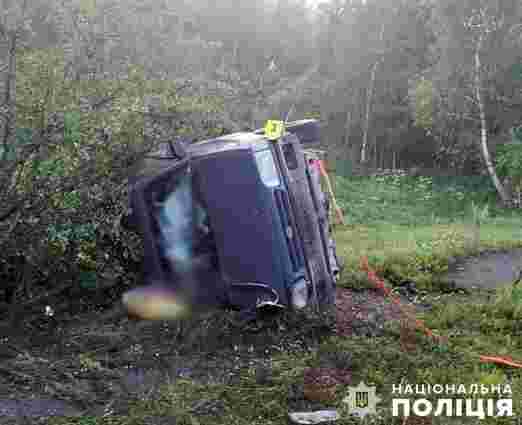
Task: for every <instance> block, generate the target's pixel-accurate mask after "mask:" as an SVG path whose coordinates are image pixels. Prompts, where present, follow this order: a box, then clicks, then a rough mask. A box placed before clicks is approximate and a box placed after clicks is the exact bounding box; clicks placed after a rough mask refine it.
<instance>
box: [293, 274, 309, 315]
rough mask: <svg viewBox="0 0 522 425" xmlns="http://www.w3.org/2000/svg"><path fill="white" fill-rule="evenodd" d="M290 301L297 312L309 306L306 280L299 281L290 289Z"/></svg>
mask: <svg viewBox="0 0 522 425" xmlns="http://www.w3.org/2000/svg"><path fill="white" fill-rule="evenodd" d="M290 301H291V303H292V306H293V307H294V308H295V309H297V310H299V309H301V308H304V307H306V305H307V304H308V285H307V284H306V281H305V280H304V279H302V280H299V281H298V282H297V283H295V284H294V286H292V288H291V289H290Z"/></svg>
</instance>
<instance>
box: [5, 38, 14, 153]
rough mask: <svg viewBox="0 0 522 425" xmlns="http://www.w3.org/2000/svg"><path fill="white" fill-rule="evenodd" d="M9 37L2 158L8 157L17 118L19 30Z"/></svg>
mask: <svg viewBox="0 0 522 425" xmlns="http://www.w3.org/2000/svg"><path fill="white" fill-rule="evenodd" d="M7 37H8V43H9V47H8V53H7V76H6V83H5V94H4V105H5V106H6V108H7V114H6V118H5V120H4V134H3V137H2V139H3V140H2V144H3V157H4V158H2V159H5V158H7V154H8V150H9V144H10V139H11V138H12V135H13V127H14V125H13V124H14V123H13V121H14V120H15V111H14V109H15V108H14V106H13V105H14V102H13V100H14V96H15V94H14V89H15V87H14V86H15V84H14V82H15V78H16V41H17V31H16V30H15V31H9V32H8V33H7Z"/></svg>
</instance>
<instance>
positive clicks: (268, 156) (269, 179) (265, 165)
mask: <svg viewBox="0 0 522 425" xmlns="http://www.w3.org/2000/svg"><path fill="white" fill-rule="evenodd" d="M254 155H255V159H256V164H257V168H258V170H259V175H260V176H261V180H262V181H263V183H264V184H265V185H266V186H268V187H278V186H279V185H280V184H281V182H280V180H279V174H277V168H276V165H275V162H274V157H273V156H272V152H271V151H270V149H264V150H261V151H257V152H255V153H254Z"/></svg>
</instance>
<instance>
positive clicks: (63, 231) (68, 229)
mask: <svg viewBox="0 0 522 425" xmlns="http://www.w3.org/2000/svg"><path fill="white" fill-rule="evenodd" d="M47 235H48V236H47V238H48V240H49V241H50V242H55V241H61V242H65V243H70V242H73V241H95V240H96V226H95V225H94V224H93V223H84V224H72V223H66V224H62V225H57V224H51V225H50V226H49V227H48V229H47Z"/></svg>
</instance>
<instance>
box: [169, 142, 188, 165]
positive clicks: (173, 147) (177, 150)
mask: <svg viewBox="0 0 522 425" xmlns="http://www.w3.org/2000/svg"><path fill="white" fill-rule="evenodd" d="M168 143H169V149H170V153H171V155H173V156H174V157H176V158H177V159H180V160H181V159H183V158H185V157H186V156H187V154H188V153H187V148H186V143H185V142H184V141H183V140H181V139H177V140H169V141H168Z"/></svg>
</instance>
